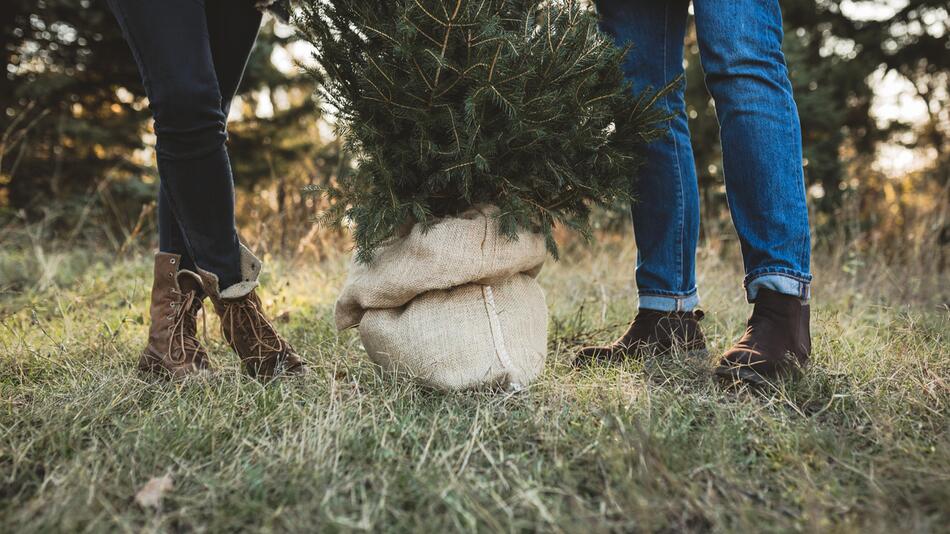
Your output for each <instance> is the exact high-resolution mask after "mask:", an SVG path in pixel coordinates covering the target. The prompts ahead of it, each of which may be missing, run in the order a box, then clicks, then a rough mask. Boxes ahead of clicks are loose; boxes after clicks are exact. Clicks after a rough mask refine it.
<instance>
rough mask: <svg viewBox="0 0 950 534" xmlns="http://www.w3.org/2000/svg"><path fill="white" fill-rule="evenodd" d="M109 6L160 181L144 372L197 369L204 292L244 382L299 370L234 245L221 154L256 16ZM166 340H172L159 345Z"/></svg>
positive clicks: (241, 7) (210, 9)
mask: <svg viewBox="0 0 950 534" xmlns="http://www.w3.org/2000/svg"><path fill="white" fill-rule="evenodd" d="M109 4H110V7H111V8H112V10H113V12H114V13H115V15H116V19H117V20H118V21H119V24H120V26H121V27H122V30H123V33H124V34H125V36H126V39H127V41H128V42H129V45H130V47H131V49H132V52H133V55H134V57H135V60H136V62H137V63H138V66H139V70H140V72H141V75H142V81H143V83H144V85H145V90H146V93H147V94H148V97H149V103H150V104H149V105H150V109H151V110H152V114H153V117H154V119H155V133H156V137H157V143H156V152H157V156H158V157H157V159H158V170H159V175H160V177H161V188H160V197H159V219H160V221H159V229H160V239H159V241H160V248H161V252H160V253H159V255H158V256H157V257H156V271H155V272H156V276H157V278H156V281H155V282H156V283H155V288H153V295H152V297H153V302H152V323H153V324H152V334H151V335H150V342H149V348H148V349H146V354H145V355H144V356H143V361H145V360H148V361H147V362H145V364H143V365H142V366H143V367H148V368H149V369H156V370H161V369H164V370H166V371H172V374H183V373H185V372H188V371H189V370H192V369H196V368H202V367H204V366H205V364H204V360H205V359H206V355H204V353H203V350H202V349H201V348H200V344H199V343H198V342H197V339H196V338H195V336H194V332H193V330H194V328H193V324H192V323H194V320H193V319H194V317H193V316H192V315H196V314H197V311H196V310H198V309H200V296H201V295H203V294H208V295H209V296H210V297H211V298H212V301H213V302H214V304H215V309H216V311H218V312H219V313H220V314H222V318H223V319H224V318H227V319H228V321H222V326H223V329H224V333H225V337H226V338H227V340H228V342H229V343H230V344H231V346H232V347H233V348H234V349H235V350H236V351H237V352H238V353H239V354H240V355H241V357H242V358H243V359H244V362H245V364H246V367H247V368H248V370H249V371H250V372H251V373H252V374H255V375H270V374H272V373H273V372H275V371H277V370H279V368H280V367H283V368H285V369H287V370H294V371H302V370H303V369H304V368H303V364H302V362H301V361H300V360H299V358H298V357H297V356H296V354H294V352H293V349H292V348H291V347H290V345H289V344H287V342H286V341H284V340H283V338H281V337H280V336H279V335H278V334H277V333H276V331H275V330H274V328H273V325H271V324H270V322H269V321H267V320H266V319H265V318H264V317H263V314H262V311H261V306H260V301H259V299H257V297H256V294H255V292H254V290H255V288H256V287H257V278H258V275H259V273H260V262H258V261H257V259H256V258H254V257H253V255H252V254H250V251H248V250H247V249H246V248H244V247H243V246H242V245H241V244H240V241H239V239H238V235H237V230H236V228H235V223H234V185H233V179H232V175H231V164H230V160H229V158H228V153H227V149H226V147H225V142H226V140H227V131H226V125H227V114H228V110H229V109H230V102H231V99H232V98H233V96H234V94H235V92H236V91H237V88H238V85H239V84H240V80H241V77H242V75H243V71H244V67H245V65H246V63H247V59H248V57H249V55H250V52H251V49H252V48H253V46H254V41H255V39H256V36H257V31H258V29H259V27H260V22H261V15H260V13H259V12H258V11H257V10H256V9H254V7H253V5H252V3H251V2H231V1H227V0H204V1H201V0H163V1H162V2H155V1H150V0H109ZM167 264H170V265H176V266H177V267H176V268H175V269H177V270H172V268H170V267H168V265H167ZM196 271H197V272H196ZM176 273H177V274H176ZM159 275H160V276H159ZM163 284H164V285H163ZM192 293H193V294H194V295H192ZM189 295H192V296H191V297H190V298H189V297H188V296H189ZM196 296H197V297H198V305H197V306H189V309H190V310H191V311H189V312H188V313H186V312H185V311H183V309H184V308H185V307H186V306H184V305H183V303H184V302H185V301H187V302H189V303H191V302H193V301H194V300H195V297H196ZM235 318H237V319H235ZM169 332H171V334H169ZM169 335H171V336H172V337H173V338H174V339H173V340H172V341H174V342H172V341H169V340H168V339H166V337H167V336H169ZM199 360H200V361H199Z"/></svg>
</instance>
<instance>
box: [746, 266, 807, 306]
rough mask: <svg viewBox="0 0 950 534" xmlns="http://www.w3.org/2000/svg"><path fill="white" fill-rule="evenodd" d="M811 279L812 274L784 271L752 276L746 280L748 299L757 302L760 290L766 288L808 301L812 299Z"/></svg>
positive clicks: (766, 272)
mask: <svg viewBox="0 0 950 534" xmlns="http://www.w3.org/2000/svg"><path fill="white" fill-rule="evenodd" d="M811 278H812V277H811V275H810V274H803V273H792V272H784V271H779V272H776V271H765V272H761V273H756V274H750V275H749V276H747V277H746V280H745V291H746V298H747V299H748V301H749V302H755V298H756V297H757V296H758V294H759V289H762V288H765V289H771V290H772V291H775V292H777V293H781V294H783V295H791V296H793V297H798V298H800V299H802V300H805V301H807V300H809V299H811Z"/></svg>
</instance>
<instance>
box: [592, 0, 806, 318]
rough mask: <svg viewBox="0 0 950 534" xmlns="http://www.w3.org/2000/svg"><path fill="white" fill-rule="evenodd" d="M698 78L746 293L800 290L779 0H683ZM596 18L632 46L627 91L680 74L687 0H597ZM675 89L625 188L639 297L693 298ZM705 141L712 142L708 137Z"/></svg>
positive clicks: (651, 304) (689, 169) (650, 303)
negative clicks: (707, 96)
mask: <svg viewBox="0 0 950 534" xmlns="http://www.w3.org/2000/svg"><path fill="white" fill-rule="evenodd" d="M692 4H693V12H694V16H695V21H696V34H697V39H698V42H699V51H700V59H701V63H702V67H703V72H704V74H705V78H706V86H707V88H708V89H709V92H710V93H711V94H712V97H713V100H714V101H715V105H716V114H717V117H718V120H719V127H720V138H721V144H722V153H723V170H724V174H725V181H726V197H727V200H728V202H729V209H730V212H731V214H732V221H733V224H734V225H735V229H736V233H737V234H738V236H739V242H740V244H741V248H742V257H743V263H744V267H745V273H746V277H745V282H744V285H745V288H746V296H747V298H748V300H749V302H754V301H755V298H756V295H757V293H758V290H759V289H761V288H768V289H772V290H774V291H778V292H780V293H784V294H787V295H794V296H797V297H799V298H801V299H808V298H809V296H810V283H811V279H812V276H811V273H810V255H811V243H810V232H809V226H808V208H807V206H806V203H805V182H804V174H803V169H802V136H801V125H800V122H799V118H798V110H797V107H796V105H795V100H794V99H793V98H792V86H791V83H790V81H789V78H788V69H787V67H786V64H785V56H784V54H783V52H782V38H783V31H782V13H781V8H780V6H779V3H778V0H695V1H694V2H692ZM596 5H597V9H598V12H599V14H600V17H601V28H602V30H603V31H605V32H606V33H607V34H609V35H611V36H612V37H613V38H614V39H615V40H616V41H617V43H618V44H619V45H627V44H630V45H632V49H631V50H630V53H629V54H628V56H627V58H626V61H625V63H624V70H625V73H626V75H627V78H628V79H629V80H630V81H631V82H632V84H633V88H634V90H635V91H637V92H639V91H642V90H644V89H648V88H653V89H658V88H661V87H665V86H666V85H667V84H669V83H670V82H672V81H674V80H676V79H677V77H679V76H682V75H684V68H683V51H684V39H685V36H686V25H687V18H688V10H689V5H690V1H689V0H597V1H596ZM684 92H685V88H684V85H682V84H681V85H680V86H679V87H678V89H677V90H675V91H672V92H670V93H669V94H668V95H667V96H666V97H665V98H664V99H663V100H662V102H661V103H660V105H662V106H664V107H665V109H666V111H668V112H669V113H670V115H671V117H672V119H671V120H670V123H669V129H670V133H669V135H667V136H666V137H665V138H663V139H660V140H658V141H656V142H654V143H652V144H650V145H649V146H648V147H647V148H646V151H645V156H646V158H647V164H646V165H645V167H644V168H643V169H642V170H641V174H640V179H639V181H638V183H637V186H636V188H635V191H634V192H635V195H636V197H637V201H636V203H635V204H634V206H633V209H632V211H633V226H634V234H635V237H636V242H637V250H638V258H637V269H636V279H637V287H638V291H639V294H640V307H641V308H646V309H653V310H660V311H689V310H692V309H693V308H695V307H696V306H697V305H698V304H699V296H698V292H697V289H696V246H697V242H698V241H699V188H698V184H697V179H696V168H695V164H694V160H693V151H692V148H691V145H690V135H689V129H688V126H687V115H686V101H685V98H684ZM710 142H712V141H710Z"/></svg>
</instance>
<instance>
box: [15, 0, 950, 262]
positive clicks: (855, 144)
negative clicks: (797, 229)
mask: <svg viewBox="0 0 950 534" xmlns="http://www.w3.org/2000/svg"><path fill="white" fill-rule="evenodd" d="M883 5H887V6H893V9H891V10H888V9H887V8H883V9H884V11H883V14H880V13H879V12H878V10H880V9H881V7H880V6H883ZM867 6H871V7H870V9H864V8H865V7H867ZM875 6H877V7H875ZM782 7H783V11H784V15H785V22H786V30H787V32H786V42H785V48H786V53H787V56H788V59H789V64H790V68H791V73H792V78H793V83H794V85H795V89H796V99H797V101H798V104H799V109H800V113H801V118H802V122H803V131H804V132H805V133H804V135H805V138H804V145H805V155H806V177H807V180H808V183H809V186H810V187H809V194H810V197H811V199H810V200H811V205H812V208H813V211H814V218H813V220H814V226H815V231H816V235H817V238H818V239H817V242H818V243H819V246H821V244H823V243H836V242H838V241H839V237H841V236H844V237H846V238H847V239H848V242H849V243H851V244H852V245H853V246H855V247H856V248H861V249H865V250H873V249H875V248H882V247H886V248H889V249H891V250H892V252H894V253H895V254H898V255H899V254H901V251H902V250H906V249H908V248H916V247H930V248H933V247H937V248H938V249H943V248H945V247H946V245H947V243H948V242H950V229H948V228H950V227H948V223H947V218H948V208H947V206H948V198H950V185H948V184H950V179H948V173H950V161H948V137H947V136H948V133H950V111H948V109H950V105H948V104H950V95H948V91H947V89H946V87H947V86H948V83H950V74H948V73H950V68H948V62H950V44H948V31H947V30H948V28H947V25H948V22H947V20H948V10H947V7H946V3H945V2H942V1H939V0H892V1H888V2H854V1H851V0H788V1H783V2H782ZM865 11H869V12H870V15H868V14H866V13H864V12H865ZM689 39H690V42H689V43H688V46H687V55H686V58H685V61H686V62H687V65H688V68H687V76H688V79H689V82H690V83H689V84H688V109H689V114H690V128H691V130H692V132H693V139H694V147H693V148H694V153H695V154H696V165H697V169H698V171H699V176H700V185H701V189H702V198H703V210H704V219H703V220H704V223H703V232H704V235H705V236H707V237H719V238H724V239H726V240H728V239H731V236H732V231H731V229H729V226H728V215H727V210H726V209H725V195H724V186H723V181H722V171H721V165H720V149H719V145H718V141H717V139H718V138H717V125H716V122H715V109H714V107H713V105H712V102H711V101H710V98H709V95H708V94H707V93H706V90H705V87H704V86H703V84H702V83H701V80H702V73H701V67H700V62H699V58H698V47H697V46H695V39H694V37H693V36H691V37H690V38H689ZM0 44H2V50H3V53H4V56H5V59H6V61H5V63H6V68H5V71H4V73H3V76H4V79H3V83H2V84H0V136H2V137H0V224H2V225H4V226H0V228H9V227H10V225H14V226H20V225H22V224H24V223H32V224H36V223H42V232H43V235H44V236H45V237H44V238H46V239H50V238H57V239H62V238H72V239H78V238H82V237H94V238H96V239H97V240H99V241H100V242H105V243H111V244H112V246H114V247H116V248H121V247H122V246H123V245H124V244H126V243H128V242H130V241H131V240H132V238H133V237H136V236H140V235H145V236H149V241H150V242H151V236H152V235H153V233H154V231H153V229H154V227H153V219H154V209H153V198H154V194H155V188H156V173H155V166H154V157H153V154H152V151H151V147H152V145H153V142H154V138H153V136H152V135H151V134H150V125H149V119H148V112H147V101H146V100H145V98H144V96H143V94H142V89H141V85H140V83H139V78H138V74H137V72H136V70H135V65H134V63H133V61H132V58H131V55H130V53H129V51H128V48H127V46H126V45H125V43H124V42H123V40H122V37H121V34H120V32H119V30H118V27H117V26H116V24H115V21H114V20H113V19H112V16H111V14H110V13H109V12H108V9H107V8H106V6H105V3H104V2H101V1H96V0H40V1H36V0H6V1H4V2H3V3H2V4H0ZM299 47H300V43H299V42H296V40H295V38H294V37H293V36H292V34H291V32H289V31H288V30H287V28H286V27H280V26H279V25H275V23H274V22H273V21H269V22H267V24H266V26H265V28H264V30H263V32H262V35H261V40H260V44H259V46H258V47H257V49H256V51H255V53H254V56H253V58H252V61H251V68H250V69H249V71H248V77H247V79H246V80H245V83H244V85H243V86H242V90H241V95H240V98H241V105H236V106H234V107H235V111H234V114H235V115H234V116H233V117H232V118H233V119H236V120H232V123H231V147H232V160H233V161H234V165H235V168H236V173H235V174H236V177H237V180H238V186H239V188H240V189H241V190H242V191H243V193H241V194H240V195H239V199H240V202H241V205H240V206H239V212H240V221H241V225H242V231H243V232H244V233H245V234H250V236H251V238H257V241H258V243H259V246H262V247H264V248H267V249H269V250H282V251H287V252H291V253H297V252H305V251H308V250H318V249H320V248H322V247H324V246H326V245H328V244H329V241H333V240H334V236H333V235H332V234H328V233H326V232H322V231H317V230H316V229H315V228H314V226H313V225H312V224H310V220H309V219H310V217H311V216H312V215H313V213H314V206H313V202H314V201H313V199H308V198H306V197H303V196H301V195H300V188H301V187H302V186H304V185H308V184H326V183H330V182H332V181H333V180H335V178H336V177H337V176H338V175H339V173H341V172H346V171H347V169H349V165H348V164H347V163H346V161H345V158H343V157H341V154H340V145H339V143H338V142H337V141H336V139H335V138H333V136H332V135H331V134H330V132H331V131H332V130H331V129H330V128H327V127H326V124H322V121H321V119H320V117H321V113H320V107H321V106H320V103H319V102H317V101H315V100H314V99H313V98H312V95H313V93H314V89H315V87H314V86H313V83H312V82H311V81H309V80H308V79H307V78H306V77H305V76H303V75H301V73H300V71H299V70H297V69H294V68H286V67H287V66H289V65H290V64H291V63H290V60H288V59H287V58H288V57H291V56H294V55H296V56H297V57H306V56H307V55H308V54H307V53H306V52H305V51H304V52H303V53H300V49H299ZM295 52H296V53H295ZM275 65H278V66H281V67H282V68H279V69H278V68H275ZM887 86H900V87H902V88H903V89H904V93H905V94H904V96H903V97H901V98H903V99H904V100H905V104H906V103H908V102H909V104H910V105H912V106H914V107H916V109H918V110H919V117H917V118H916V119H913V120H911V119H910V118H908V117H906V116H904V115H902V114H896V115H894V114H890V115H889V114H888V113H887V112H886V111H887V110H886V109H885V108H886V106H882V105H881V101H882V100H886V99H887V98H888V97H887V96H886V95H882V94H880V92H881V89H882V87H887ZM908 151H909V152H908ZM908 154H910V156H909V157H910V159H911V162H910V163H911V164H910V165H905V166H904V167H898V170H897V171H896V172H895V171H894V165H893V161H894V160H895V158H897V157H898V156H900V157H903V158H907V157H908ZM90 221H95V224H91V223H90ZM600 223H601V224H602V225H603V227H604V228H620V227H626V226H627V218H626V216H625V215H623V214H622V213H621V212H619V211H618V213H616V214H604V216H603V217H602V218H601V220H600ZM898 242H902V243H907V244H908V246H907V247H894V246H893V244H894V243H898Z"/></svg>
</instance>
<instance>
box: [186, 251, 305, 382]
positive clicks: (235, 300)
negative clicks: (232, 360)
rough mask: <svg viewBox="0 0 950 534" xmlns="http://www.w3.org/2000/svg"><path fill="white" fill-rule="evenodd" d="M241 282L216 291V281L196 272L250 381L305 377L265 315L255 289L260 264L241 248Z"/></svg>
mask: <svg viewBox="0 0 950 534" xmlns="http://www.w3.org/2000/svg"><path fill="white" fill-rule="evenodd" d="M241 272H242V276H243V280H242V281H241V282H239V283H237V284H234V285H232V286H230V287H227V288H225V289H223V290H222V289H220V288H219V287H218V277H217V276H216V275H214V274H213V273H210V272H208V271H204V270H202V269H199V270H198V273H199V274H200V276H201V280H202V281H203V282H204V289H205V291H206V292H207V293H208V296H209V297H210V298H211V302H212V303H213V304H214V310H215V312H217V314H218V316H219V317H220V318H221V331H222V333H223V334H224V339H225V340H226V341H227V342H228V345H230V346H231V348H232V349H234V352H237V353H238V356H240V357H241V361H242V362H243V363H244V369H245V370H246V371H247V373H248V374H249V375H251V376H253V377H256V378H259V379H261V380H268V379H270V378H273V377H274V376H276V375H278V374H280V373H286V374H297V375H299V374H304V373H306V372H307V367H306V365H304V362H303V360H302V359H301V358H300V356H298V355H297V353H296V352H295V351H294V348H293V347H292V346H290V343H288V342H287V341H286V340H285V339H284V338H283V337H281V335H280V334H279V333H277V329H276V328H275V327H274V325H273V324H272V323H271V322H270V321H268V320H267V317H266V316H265V315H264V307H263V306H262V304H261V299H260V298H259V297H258V296H257V293H256V292H255V289H256V288H257V286H258V282H257V280H258V277H259V276H260V272H261V262H260V260H258V259H257V258H256V257H255V256H254V254H252V253H251V251H250V250H248V249H247V248H246V247H244V246H243V245H242V246H241Z"/></svg>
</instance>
